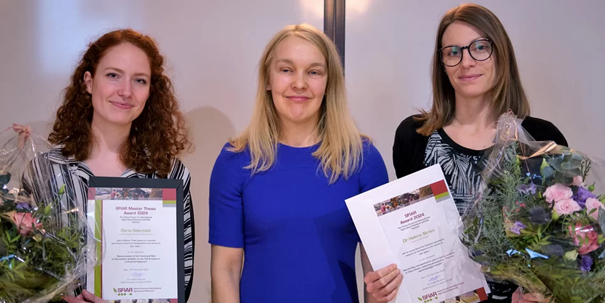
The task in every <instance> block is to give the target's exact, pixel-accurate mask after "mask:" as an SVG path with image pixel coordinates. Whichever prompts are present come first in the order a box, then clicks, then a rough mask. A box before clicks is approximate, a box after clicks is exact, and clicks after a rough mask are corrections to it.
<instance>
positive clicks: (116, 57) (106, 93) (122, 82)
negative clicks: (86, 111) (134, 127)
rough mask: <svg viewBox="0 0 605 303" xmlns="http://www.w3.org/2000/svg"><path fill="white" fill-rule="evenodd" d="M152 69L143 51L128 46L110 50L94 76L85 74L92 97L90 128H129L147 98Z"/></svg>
mask: <svg viewBox="0 0 605 303" xmlns="http://www.w3.org/2000/svg"><path fill="white" fill-rule="evenodd" d="M150 80H151V66H150V63H149V58H148V57H147V55H146V54H145V52H143V50H141V49H139V48H138V47H136V46H134V45H132V44H130V43H122V44H120V45H117V46H115V47H112V48H110V49H109V50H108V51H107V52H106V53H105V55H104V56H103V57H102V58H101V60H99V64H98V65H97V68H96V71H95V75H94V76H93V75H91V74H90V72H86V73H85V74H84V82H85V83H86V90H87V91H88V93H89V94H91V96H92V106H93V108H94V112H93V118H92V121H93V124H96V123H103V124H113V125H120V126H124V125H128V126H130V125H131V124H132V121H134V120H135V119H136V118H137V117H138V116H139V115H140V114H141V112H142V111H143V109H144V108H145V103H146V102H147V99H148V98H149V89H150Z"/></svg>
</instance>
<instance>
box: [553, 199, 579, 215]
mask: <svg viewBox="0 0 605 303" xmlns="http://www.w3.org/2000/svg"><path fill="white" fill-rule="evenodd" d="M555 210H556V211H557V214H559V215H571V214H573V213H574V212H576V211H580V210H582V208H581V207H580V205H579V204H578V202H576V201H574V200H572V199H564V200H559V201H557V202H555Z"/></svg>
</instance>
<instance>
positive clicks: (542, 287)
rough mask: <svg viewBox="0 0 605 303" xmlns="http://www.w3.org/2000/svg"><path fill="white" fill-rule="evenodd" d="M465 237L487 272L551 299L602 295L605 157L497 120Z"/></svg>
mask: <svg viewBox="0 0 605 303" xmlns="http://www.w3.org/2000/svg"><path fill="white" fill-rule="evenodd" d="M487 157H488V158H487V159H486V161H485V163H486V166H485V169H484V171H483V172H482V179H483V183H482V188H481V190H480V191H479V192H478V195H477V199H476V200H475V203H474V204H473V205H472V206H471V207H469V208H468V209H467V210H466V211H465V213H464V214H463V216H462V221H461V222H462V234H461V238H462V241H463V243H464V244H465V245H466V246H467V247H468V248H469V252H470V255H471V258H472V259H474V260H475V261H476V262H477V263H479V264H481V266H482V270H483V272H484V273H485V274H486V275H487V277H488V278H491V279H493V280H496V281H510V282H513V283H515V284H517V285H519V286H520V287H522V289H523V292H525V293H539V294H541V295H543V296H544V297H546V298H549V297H550V298H551V299H554V300H555V301H556V302H574V303H576V302H602V300H603V295H605V258H604V257H605V249H604V245H603V242H604V241H605V236H604V234H605V205H604V204H603V202H604V201H605V195H604V194H605V162H604V161H603V160H600V159H597V158H593V157H589V156H588V155H586V154H583V153H581V152H579V151H577V150H575V149H572V148H568V147H565V146H560V145H557V144H556V143H555V142H553V141H535V140H534V139H533V138H532V137H531V136H530V135H529V134H528V133H527V132H526V131H525V130H524V129H523V127H522V126H521V121H520V120H518V119H517V118H516V117H515V115H514V114H512V113H510V112H509V113H506V114H504V115H502V116H501V117H500V119H499V120H498V129H497V135H496V140H495V145H494V146H493V148H492V149H491V151H490V152H489V153H488V154H487Z"/></svg>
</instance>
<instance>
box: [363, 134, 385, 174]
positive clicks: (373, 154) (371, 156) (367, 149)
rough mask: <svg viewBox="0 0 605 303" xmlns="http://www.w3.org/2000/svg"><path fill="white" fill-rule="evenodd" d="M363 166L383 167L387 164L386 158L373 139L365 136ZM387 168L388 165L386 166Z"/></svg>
mask: <svg viewBox="0 0 605 303" xmlns="http://www.w3.org/2000/svg"><path fill="white" fill-rule="evenodd" d="M362 143H363V157H362V161H363V166H366V167H374V168H382V167H384V166H385V163H384V159H383V158H382V155H381V154H380V151H379V150H378V148H376V146H375V145H374V143H373V142H372V140H371V139H369V138H364V139H363V141H362ZM385 169H386V167H385Z"/></svg>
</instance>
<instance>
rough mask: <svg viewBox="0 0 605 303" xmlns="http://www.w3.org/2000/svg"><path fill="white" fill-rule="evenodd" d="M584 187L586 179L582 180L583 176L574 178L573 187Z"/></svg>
mask: <svg viewBox="0 0 605 303" xmlns="http://www.w3.org/2000/svg"><path fill="white" fill-rule="evenodd" d="M582 185H584V179H582V176H575V177H573V182H572V183H571V186H582Z"/></svg>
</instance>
